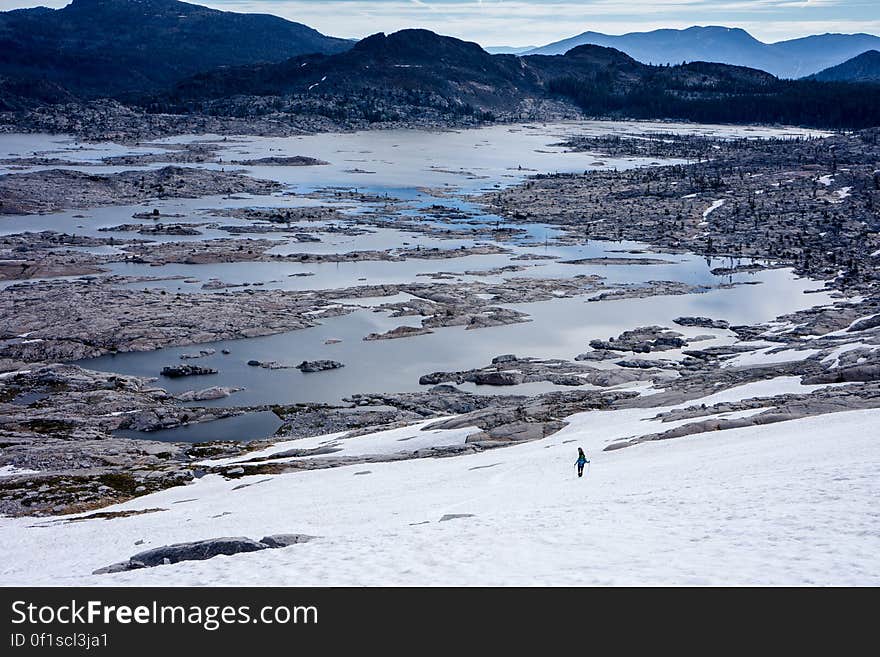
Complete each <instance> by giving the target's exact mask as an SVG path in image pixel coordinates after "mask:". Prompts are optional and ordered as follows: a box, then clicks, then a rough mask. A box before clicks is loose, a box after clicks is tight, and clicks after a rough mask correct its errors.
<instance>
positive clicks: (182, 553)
mask: <svg viewBox="0 0 880 657" xmlns="http://www.w3.org/2000/svg"><path fill="white" fill-rule="evenodd" d="M313 538H314V537H313V536H307V535H305V534H275V535H272V536H265V537H263V538H262V540H259V541H255V540H253V539H250V538H244V537H240V536H239V537H234V538H210V539H207V540H204V541H194V542H192V543H175V544H173V545H163V546H162V547H157V548H153V549H151V550H146V551H144V552H138V553H137V554H135V555H134V556H132V557H130V558H129V559H128V561H122V562H120V563H115V564H111V565H109V566H105V567H104V568H99V569H98V570H95V571H94V572H93V573H92V574H93V575H105V574H108V573H120V572H125V571H127V570H137V569H140V568H153V567H155V566H163V565H169V564H173V563H180V562H181V561H204V560H205V559H213V558H214V557H217V556H220V555H226V556H230V555H233V554H242V553H245V552H257V551H259V550H267V549H277V548H284V547H288V546H291V545H297V544H299V543H306V542H308V541H310V540H311V539H313Z"/></svg>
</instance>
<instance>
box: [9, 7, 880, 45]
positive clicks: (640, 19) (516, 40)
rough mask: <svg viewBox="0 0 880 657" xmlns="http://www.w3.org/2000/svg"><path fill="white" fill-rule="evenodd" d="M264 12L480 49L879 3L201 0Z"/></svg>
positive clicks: (780, 22)
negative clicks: (425, 32)
mask: <svg viewBox="0 0 880 657" xmlns="http://www.w3.org/2000/svg"><path fill="white" fill-rule="evenodd" d="M68 2H69V0H42V1H37V2H29V1H27V0H0V10H6V9H14V8H18V7H35V6H39V5H42V6H47V7H63V6H64V5H66V4H68ZM196 4H203V5H207V6H209V7H214V8H217V9H224V10H228V11H238V12H255V13H267V14H275V15H278V16H282V17H284V18H287V19H290V20H294V21H297V22H300V23H305V24H306V25H309V26H311V27H314V28H315V29H317V30H319V31H320V32H323V33H324V34H328V35H331V36H338V37H347V38H360V37H363V36H366V35H368V34H374V33H376V32H393V31H395V30H399V29H403V28H406V27H423V28H427V29H430V30H433V31H435V32H439V33H441V34H447V35H450V36H455V37H458V38H461V39H466V40H468V41H476V42H477V43H480V44H481V45H483V46H502V45H503V46H527V45H544V44H547V43H551V42H553V41H558V40H559V39H563V38H567V37H570V36H574V35H576V34H580V33H581V32H585V31H587V30H593V31H596V32H604V33H607V34H624V33H626V32H640V31H646V30H653V29H657V28H661V27H671V28H684V27H690V26H691V25H724V26H727V27H741V28H743V29H745V30H747V31H749V32H750V33H751V34H752V35H753V36H755V37H756V38H758V39H760V40H762V41H766V42H773V41H780V40H783V39H790V38H795V37H800V36H806V35H808V34H823V33H825V32H842V33H853V32H867V33H869V34H880V0H651V1H643V0H204V1H199V2H197V3H196Z"/></svg>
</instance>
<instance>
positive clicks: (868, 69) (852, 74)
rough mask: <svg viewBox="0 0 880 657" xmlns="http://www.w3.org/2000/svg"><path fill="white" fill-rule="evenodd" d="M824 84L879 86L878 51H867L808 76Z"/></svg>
mask: <svg viewBox="0 0 880 657" xmlns="http://www.w3.org/2000/svg"><path fill="white" fill-rule="evenodd" d="M810 79H811V80H819V81H825V82H831V81H835V82H872V83H878V84H880V51H877V50H868V51H866V52H863V53H862V54H861V55H856V56H855V57H853V58H852V59H848V60H846V61H845V62H842V63H840V64H838V65H837V66H832V67H830V68H826V69H824V70H822V71H819V72H818V73H815V74H813V75H811V76H810Z"/></svg>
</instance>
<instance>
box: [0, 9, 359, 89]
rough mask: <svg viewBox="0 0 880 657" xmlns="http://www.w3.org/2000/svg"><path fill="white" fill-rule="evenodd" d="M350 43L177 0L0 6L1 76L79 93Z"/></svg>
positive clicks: (166, 80)
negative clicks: (8, 8)
mask: <svg viewBox="0 0 880 657" xmlns="http://www.w3.org/2000/svg"><path fill="white" fill-rule="evenodd" d="M350 46H351V43H350V42H348V41H345V40H343V39H336V38H333V37H327V36H325V35H323V34H321V33H319V32H317V31H316V30H314V29H312V28H310V27H308V26H306V25H302V24H300V23H295V22H292V21H287V20H285V19H283V18H280V17H277V16H272V15H268V14H237V13H233V12H225V11H219V10H216V9H210V8H208V7H203V6H200V5H195V4H189V3H185V2H179V1H178V0H73V1H72V2H71V3H70V4H69V5H67V6H65V7H63V8H61V9H48V8H45V7H37V8H33V9H19V10H12V11H8V12H0V76H2V77H3V78H5V79H6V80H7V81H11V82H12V83H15V82H18V81H21V80H29V79H35V80H42V81H44V82H46V83H49V84H55V85H58V86H60V87H63V88H64V89H66V90H68V91H69V92H72V93H74V94H77V95H82V96H93V97H94V96H104V95H117V94H124V93H127V92H142V91H144V90H147V89H161V88H164V87H166V86H168V85H169V84H171V83H172V82H173V81H175V80H177V79H180V78H182V77H185V76H188V75H193V74H195V73H197V72H199V71H203V70H210V69H212V68H216V67H217V66H222V65H235V64H248V63H256V62H258V61H281V60H284V59H286V58H288V57H292V56H294V55H298V54H305V53H309V52H340V51H342V50H345V49H347V48H348V47H350Z"/></svg>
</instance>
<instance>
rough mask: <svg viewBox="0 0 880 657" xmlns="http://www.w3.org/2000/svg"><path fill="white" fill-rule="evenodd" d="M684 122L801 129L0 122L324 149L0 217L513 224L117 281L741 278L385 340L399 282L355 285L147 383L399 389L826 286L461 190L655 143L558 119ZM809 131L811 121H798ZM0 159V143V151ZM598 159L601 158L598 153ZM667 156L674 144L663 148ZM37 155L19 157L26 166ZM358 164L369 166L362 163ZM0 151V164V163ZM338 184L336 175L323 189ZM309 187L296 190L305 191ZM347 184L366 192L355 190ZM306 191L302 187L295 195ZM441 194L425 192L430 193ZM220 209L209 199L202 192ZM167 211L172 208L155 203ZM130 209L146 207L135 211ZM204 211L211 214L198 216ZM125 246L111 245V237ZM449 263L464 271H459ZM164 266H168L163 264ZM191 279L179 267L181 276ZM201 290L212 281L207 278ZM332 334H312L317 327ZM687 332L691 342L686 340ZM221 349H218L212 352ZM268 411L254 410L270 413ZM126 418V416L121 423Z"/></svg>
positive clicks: (312, 398)
mask: <svg viewBox="0 0 880 657" xmlns="http://www.w3.org/2000/svg"><path fill="white" fill-rule="evenodd" d="M652 132H654V133H656V132H679V133H680V132H688V133H698V134H707V135H715V136H722V137H726V136H753V137H761V136H798V135H801V134H803V131H802V130H798V129H792V128H754V127H732V126H700V125H693V124H687V125H685V124H681V125H678V124H669V123H651V122H638V123H629V122H594V121H587V122H579V123H566V124H551V125H544V126H493V127H489V128H482V129H479V130H462V131H446V132H428V131H420V130H390V131H382V132H357V133H349V134H320V135H308V136H301V137H287V138H271V137H266V138H263V137H236V138H229V139H225V138H222V137H218V136H212V135H207V136H206V135H198V136H196V135H191V136H184V137H173V138H168V139H164V140H160V141H159V142H154V143H152V144H144V145H141V146H138V147H134V148H132V147H128V146H121V145H115V144H99V145H89V144H85V145H84V144H80V143H78V142H76V141H75V140H73V139H71V138H65V137H54V136H52V137H50V136H47V135H26V136H22V135H0V156H3V155H4V154H5V155H7V156H8V155H11V154H13V153H16V154H18V155H21V156H31V155H33V154H38V155H39V156H43V157H58V158H63V159H69V160H76V161H79V162H92V163H99V162H100V159H101V157H104V156H107V155H121V154H125V153H129V154H137V153H152V152H159V151H161V150H162V149H161V148H159V146H158V145H157V144H161V143H184V142H188V141H196V140H198V141H212V142H216V145H217V148H218V155H219V157H220V158H221V160H222V161H221V162H219V163H210V164H199V165H184V166H199V167H203V168H215V169H216V168H228V167H235V168H241V167H238V166H237V165H232V164H230V163H231V162H232V161H235V160H248V159H257V158H261V157H270V156H289V155H306V156H310V157H317V158H319V159H322V160H326V161H327V162H329V163H330V164H328V165H326V166H311V167H275V166H253V167H245V170H246V171H247V172H248V173H249V174H251V175H253V176H255V177H259V178H266V179H272V180H276V181H278V182H280V183H282V184H283V185H284V190H283V191H282V192H279V193H275V194H271V195H267V196H259V197H253V196H249V195H245V194H242V195H236V196H235V197H225V196H221V195H218V196H212V197H203V198H199V199H162V200H149V201H147V202H144V203H141V204H136V205H128V206H116V207H105V208H97V209H90V210H71V211H66V212H61V213H55V214H51V215H39V216H4V217H0V235H3V234H10V233H18V232H21V231H23V230H30V231H40V230H54V231H59V232H67V233H73V234H76V235H86V236H95V237H113V238H114V239H119V240H124V241H130V240H133V239H144V238H145V236H143V235H140V234H138V233H137V232H130V231H102V230H100V229H101V228H109V227H114V226H118V225H120V224H126V223H139V222H140V220H133V219H132V215H133V214H136V213H143V212H145V211H152V210H153V209H158V210H159V211H160V212H161V213H162V214H163V215H169V218H163V220H162V221H163V223H174V222H182V223H193V224H203V225H200V226H197V229H198V230H199V231H201V233H202V234H201V235H196V236H177V235H169V236H163V235H150V236H147V237H146V238H147V239H150V240H154V241H160V242H187V241H199V240H205V239H216V238H225V237H229V236H230V234H229V233H228V232H226V231H222V230H219V229H218V227H219V226H252V225H253V223H252V222H249V221H245V220H241V219H235V218H232V217H228V216H224V214H223V212H222V211H223V210H229V209H233V208H249V207H258V208H280V209H283V208H294V207H311V206H315V205H332V206H334V207H336V208H337V209H338V210H340V211H341V212H342V213H343V215H344V216H345V218H344V219H342V220H339V219H337V220H334V221H331V222H325V223H321V222H306V223H299V224H298V223H297V222H294V223H293V224H292V225H291V226H290V232H289V233H277V232H273V233H265V234H245V235H242V237H255V238H266V239H272V240H274V241H276V242H277V246H274V247H273V248H272V249H271V250H270V252H269V253H270V254H277V255H289V254H294V253H313V254H326V253H339V252H349V251H364V250H385V249H404V248H415V247H419V248H422V249H429V248H442V249H456V248H459V247H462V246H471V245H474V244H478V243H492V242H491V233H490V232H488V231H489V230H491V229H496V228H499V227H513V228H516V229H522V230H524V232H521V233H517V235H516V237H515V238H514V239H512V240H508V241H504V242H500V245H501V246H503V247H504V248H505V249H507V251H508V252H507V253H503V254H492V255H471V256H465V257H460V258H450V259H419V258H410V259H407V260H403V261H383V260H379V261H360V262H340V263H308V264H304V263H298V262H256V263H252V262H248V263H221V264H210V265H183V264H168V265H163V266H158V267H151V266H149V265H145V264H134V263H113V264H111V265H109V266H108V269H110V271H111V273H113V274H123V275H130V276H147V277H164V278H165V279H166V280H162V281H151V282H144V283H137V284H133V285H132V287H137V288H144V287H152V288H162V289H167V290H169V291H179V292H181V293H194V292H204V290H203V289H202V284H203V283H204V282H206V281H207V280H209V279H213V278H216V279H220V280H221V281H223V282H225V283H228V284H232V285H244V284H248V285H258V286H259V287H258V289H281V290H322V289H332V288H340V287H351V286H356V285H378V284H402V283H414V282H423V283H436V284H455V283H468V282H473V281H480V282H484V283H493V284H504V283H505V281H506V280H507V279H509V278H513V277H516V278H571V277H574V276H591V275H596V276H601V277H603V279H604V282H605V283H606V284H611V285H639V284H644V283H645V282H647V281H677V282H681V283H687V284H690V285H694V286H715V285H718V284H719V283H724V282H730V283H736V282H745V281H751V282H758V283H760V285H742V286H738V287H734V288H731V289H715V290H711V291H709V292H705V293H701V294H690V295H681V296H667V297H649V298H644V299H624V300H617V301H603V302H592V303H591V302H588V301H587V299H586V297H576V298H572V299H556V300H553V301H545V302H537V303H528V304H516V305H512V306H510V307H512V308H515V309H517V310H520V311H522V312H525V313H527V314H528V315H529V316H530V317H531V320H532V321H530V322H527V323H522V324H514V325H510V326H501V327H494V328H489V329H479V330H472V331H466V330H465V329H464V328H462V327H451V328H441V329H436V330H435V331H434V332H433V333H432V334H429V335H424V336H419V337H414V338H405V339H398V340H378V341H370V342H364V341H363V339H362V338H363V337H364V336H366V335H367V334H369V333H382V332H385V331H387V330H389V329H392V328H395V327H397V326H401V325H411V326H415V325H418V324H419V321H420V318H419V317H404V318H391V317H389V316H388V315H387V313H384V312H375V311H374V310H372V309H371V308H369V306H375V305H378V304H381V303H384V302H393V301H396V300H400V298H401V296H400V295H395V296H394V297H387V298H372V299H362V300H361V299H354V300H351V303H352V304H354V305H358V306H366V307H365V308H364V309H362V310H358V311H357V312H354V313H352V314H349V315H346V316H341V317H335V318H327V319H324V320H322V322H323V323H322V325H321V326H317V327H314V328H310V329H305V330H300V331H293V332H290V333H284V334H280V335H274V336H267V337H261V338H253V339H246V340H235V341H223V342H217V343H213V344H210V345H200V346H203V347H213V348H215V349H216V353H215V354H213V355H211V356H207V357H204V358H202V359H200V360H199V361H197V363H198V364H200V365H205V366H209V367H214V368H216V369H218V370H219V374H217V375H216V376H212V377H210V378H211V381H210V383H202V382H200V381H198V380H197V379H198V377H196V378H195V379H186V378H184V379H164V378H163V379H161V380H160V382H159V384H160V385H162V386H163V387H165V388H167V389H168V390H169V391H171V392H174V393H179V392H182V391H185V390H191V389H198V388H199V387H205V386H207V385H212V386H214V385H224V386H238V387H240V386H245V387H246V390H244V391H242V392H239V393H236V394H234V395H232V396H230V397H228V398H226V399H221V400H215V401H210V402H199V404H200V405H207V406H211V405H213V406H239V405H241V406H244V405H260V404H268V403H294V402H338V401H339V400H340V399H341V398H343V397H346V396H348V395H351V394H354V393H369V392H405V391H415V390H420V389H422V388H421V387H420V386H419V385H418V379H419V377H420V376H421V375H422V374H425V373H429V372H433V371H438V370H466V369H471V368H474V367H480V366H483V365H485V364H487V363H488V362H489V361H490V359H491V358H492V357H493V356H495V355H498V354H502V353H515V354H517V355H518V356H521V357H539V358H565V359H572V358H574V356H575V355H577V354H578V353H580V352H582V351H585V350H586V349H587V345H588V343H589V341H590V340H591V339H594V338H608V337H609V336H615V335H617V334H619V333H620V332H622V331H624V330H627V329H632V328H635V327H637V326H645V325H650V324H658V325H663V326H673V325H672V320H673V319H674V318H675V317H678V316H681V315H702V316H708V317H713V318H719V319H726V320H728V321H730V322H731V323H733V324H738V323H756V322H761V321H766V320H769V319H772V318H774V317H776V316H778V315H780V314H784V313H788V312H793V311H795V310H798V309H802V308H805V307H809V306H812V305H815V304H821V303H827V302H828V301H829V297H828V295H827V294H826V293H821V294H814V295H809V296H806V295H804V294H803V292H804V291H806V290H808V289H810V288H811V287H815V285H814V284H812V283H810V282H809V281H805V280H801V279H797V278H795V277H794V276H793V275H792V274H791V272H790V271H788V270H772V271H763V272H759V273H756V274H738V275H733V276H728V277H724V278H721V277H718V276H715V275H713V274H712V273H711V271H710V270H711V269H712V268H713V267H718V266H730V265H731V264H735V262H734V261H730V260H729V259H728V260H724V261H722V260H715V261H710V262H707V261H706V260H705V259H703V258H700V257H698V256H694V255H686V254H641V253H635V254H632V253H629V252H630V251H639V250H640V249H642V248H643V245H640V244H635V243H631V242H617V243H611V242H595V241H589V242H585V243H584V244H581V245H575V246H566V245H559V244H556V243H555V242H554V238H556V237H558V236H559V235H560V234H561V231H560V230H559V229H558V228H554V227H551V226H546V225H542V224H532V225H513V226H511V225H510V224H506V223H505V222H504V220H503V219H502V218H501V217H498V216H495V215H490V214H485V213H483V211H482V210H481V208H480V207H479V206H478V205H476V204H475V203H474V202H473V201H472V200H470V199H469V195H471V194H474V193H478V192H481V191H486V190H491V189H496V188H499V187H502V186H506V185H510V184H515V183H517V182H519V181H521V180H523V179H524V178H525V177H526V176H528V175H531V174H533V173H536V172H540V173H552V172H578V171H583V170H587V169H597V168H609V169H610V168H616V169H625V168H632V167H636V166H647V165H650V164H652V163H657V160H656V159H654V158H652V159H645V158H609V157H604V156H602V157H601V158H597V156H596V154H593V153H567V152H564V150H563V149H562V148H561V147H559V146H554V145H553V144H556V143H558V142H559V141H561V140H562V139H564V138H565V137H566V136H569V135H572V136H575V135H598V134H609V133H652ZM814 134H816V133H814ZM0 159H2V158H0ZM597 159H601V161H602V162H603V163H604V164H599V163H597ZM664 162H666V163H671V162H677V160H666V161H664ZM162 166H165V164H161V163H159V164H155V163H154V164H145V165H143V166H126V167H107V166H101V167H91V168H90V167H88V166H86V167H80V168H81V169H82V170H87V171H91V172H97V171H106V172H111V171H121V170H131V169H152V168H158V167H162ZM42 168H46V167H28V168H27V169H26V170H38V169H42ZM365 171H369V172H370V173H363V172H365ZM2 172H3V169H2V168H0V173H2ZM337 188H338V189H337ZM316 191H317V192H319V193H317V194H312V193H313V192H316ZM355 191H356V192H357V194H366V195H367V197H366V200H362V199H361V198H359V197H358V196H357V195H355V194H354V192H355ZM302 194H312V195H313V196H314V197H306V196H302ZM386 199H388V200H395V201H398V202H404V203H405V206H400V205H399V204H398V207H397V209H398V210H399V214H395V213H394V212H393V211H391V210H389V209H386ZM437 206H442V207H437ZM218 209H220V210H221V211H220V212H218V211H217V210H218ZM363 213H370V214H371V215H372V216H374V217H377V218H378V219H380V220H381V221H382V222H383V223H385V222H393V221H395V220H396V221H400V223H401V225H400V226H399V227H391V228H388V227H376V226H372V225H370V224H369V222H366V223H359V220H358V215H359V214H363ZM171 215H179V216H173V217H172V216H171ZM146 223H151V222H150V221H149V220H147V221H146ZM413 223H418V224H419V225H420V226H425V227H427V228H428V229H429V230H430V231H431V232H430V233H421V232H417V231H413V230H407V228H411V225H410V226H407V224H413ZM208 224H211V225H208ZM306 226H307V227H309V228H313V229H316V230H317V231H318V232H317V233H315V234H316V235H317V236H318V237H319V238H320V239H321V241H320V242H304V243H300V242H298V241H296V240H295V238H294V237H293V234H295V233H296V232H297V231H298V230H301V229H302V228H303V227H306ZM349 226H351V227H356V228H358V229H361V230H365V231H367V232H365V233H364V234H361V235H354V236H353V235H344V234H342V233H340V232H334V230H335V229H337V228H339V227H349ZM474 230H477V231H479V232H476V233H474V235H473V238H472V239H469V238H468V237H467V236H464V237H462V236H460V235H457V236H456V237H454V238H453V239H443V238H442V234H440V232H441V231H456V233H458V232H459V231H474ZM122 248H123V249H124V248H125V247H124V246H123V247H122ZM80 250H82V251H86V252H91V253H95V254H112V253H117V252H118V248H117V247H115V246H111V247H87V248H83V249H80ZM522 255H547V256H555V259H545V260H514V259H513V258H515V257H517V256H522ZM597 257H652V258H661V259H663V260H665V261H668V262H664V263H662V264H656V265H635V264H627V265H610V266H603V265H601V264H597V263H584V264H575V265H572V264H564V263H563V262H562V261H563V260H574V259H580V258H597ZM511 264H516V265H520V266H523V267H524V269H523V270H522V271H515V272H504V273H501V274H498V273H494V274H484V273H480V271H481V270H490V269H495V268H499V267H504V266H508V265H511ZM465 271H470V272H471V273H469V274H465V273H464V272H465ZM437 272H451V274H452V278H447V279H443V280H434V279H432V278H430V277H428V276H425V274H434V273H437ZM174 277H181V278H180V279H175V278H174ZM184 278H185V279H191V280H193V281H194V282H190V283H187V282H184V280H183V279H184ZM216 293H218V294H223V293H225V292H224V291H223V290H220V291H217V292H216ZM681 332H683V333H685V334H686V335H688V336H695V335H697V334H707V333H709V334H713V335H716V336H722V335H727V336H729V335H730V334H729V333H727V332H723V331H706V330H705V329H681ZM328 340H329V341H338V342H334V343H333V344H326V343H327V341H328ZM696 344H697V345H700V344H704V343H696ZM222 349H228V350H230V352H231V353H230V354H228V355H224V354H222V353H221V350H222ZM192 350H193V349H192V347H191V346H190V347H180V348H169V349H161V350H158V351H155V352H138V353H127V354H118V355H115V356H109V355H108V356H104V357H102V358H97V359H92V360H87V361H82V362H81V363H80V364H82V365H84V366H85V367H89V368H93V369H99V370H106V371H113V372H119V373H123V374H132V375H140V376H157V375H158V373H159V371H160V370H161V369H162V367H164V366H166V365H173V364H177V363H179V362H180V359H179V356H180V354H182V353H189V352H191V351H192ZM325 358H326V359H332V360H337V361H341V362H343V363H344V364H345V367H343V368H341V369H337V370H332V371H326V372H320V373H313V374H303V373H302V372H300V371H299V370H297V369H294V368H290V369H277V370H268V369H263V368H259V367H251V366H248V365H247V361H249V360H252V359H256V360H261V361H270V360H273V361H279V362H282V363H287V364H289V365H296V364H297V363H299V362H300V361H302V360H315V359H325ZM466 388H467V389H468V390H472V391H479V392H491V393H495V394H502V393H503V394H534V393H536V392H543V391H547V390H552V389H557V388H559V386H553V385H550V384H544V383H539V384H528V385H525V386H514V387H505V388H491V389H489V390H484V389H481V388H479V387H477V386H473V385H471V386H466ZM270 416H271V417H270ZM277 424H278V420H277V418H276V417H275V416H274V415H272V414H271V413H269V414H263V413H252V414H247V415H245V416H241V417H236V418H229V419H226V420H222V421H218V422H213V423H208V424H204V425H193V426H191V427H184V428H179V429H175V430H171V431H169V432H156V433H152V434H148V437H150V438H153V439H159V440H181V441H202V440H214V439H246V438H257V437H264V436H266V435H269V434H271V433H272V432H274V430H275V428H277ZM138 435H139V436H140V434H138Z"/></svg>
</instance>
